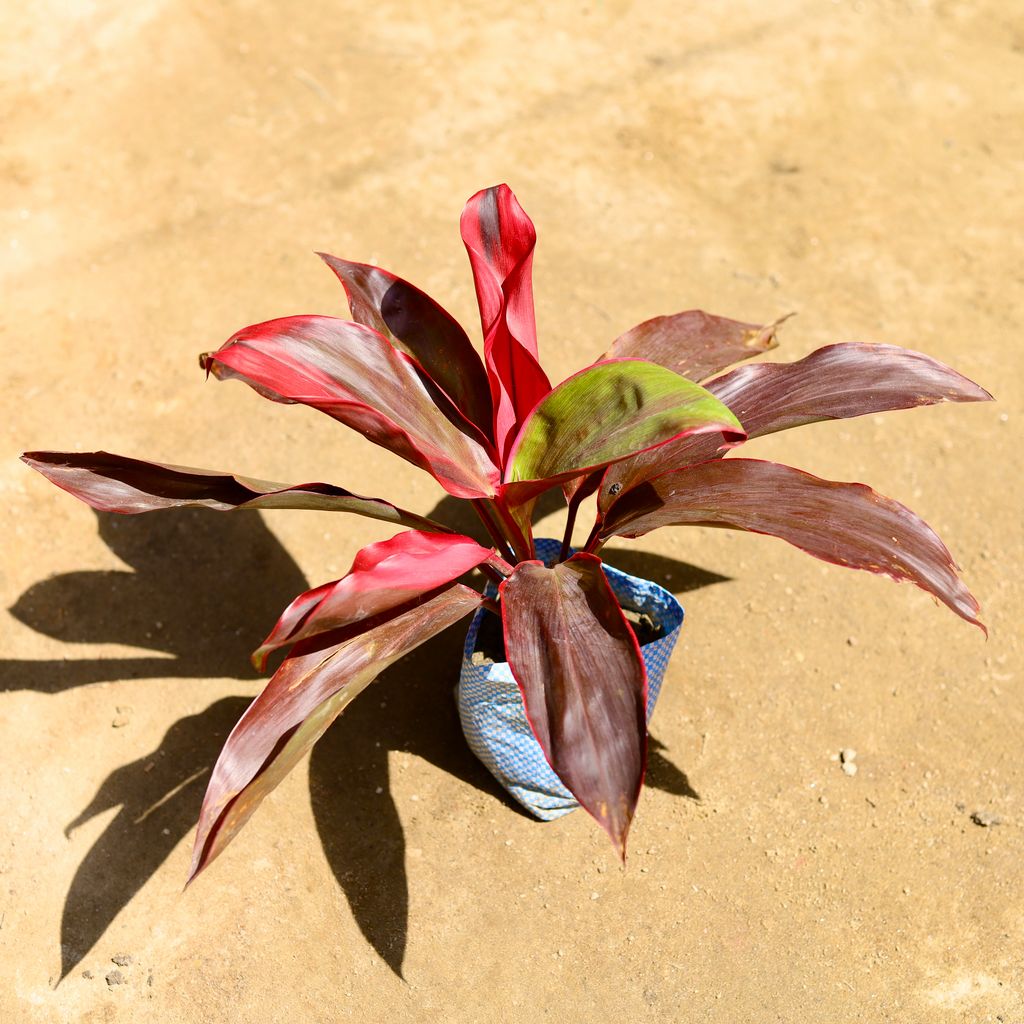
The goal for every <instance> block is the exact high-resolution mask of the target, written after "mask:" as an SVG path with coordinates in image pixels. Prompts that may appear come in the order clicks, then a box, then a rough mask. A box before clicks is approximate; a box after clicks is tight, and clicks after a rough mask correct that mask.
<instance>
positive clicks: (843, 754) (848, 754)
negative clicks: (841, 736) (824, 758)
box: [839, 747, 857, 764]
mask: <svg viewBox="0 0 1024 1024" xmlns="http://www.w3.org/2000/svg"><path fill="white" fill-rule="evenodd" d="M839 760H840V761H842V762H843V764H846V763H847V762H849V761H856V760H857V751H856V750H854V749H853V748H852V747H843V749H842V750H840V751H839Z"/></svg>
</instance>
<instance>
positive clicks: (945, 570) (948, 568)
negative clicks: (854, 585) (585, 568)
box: [600, 458, 985, 630]
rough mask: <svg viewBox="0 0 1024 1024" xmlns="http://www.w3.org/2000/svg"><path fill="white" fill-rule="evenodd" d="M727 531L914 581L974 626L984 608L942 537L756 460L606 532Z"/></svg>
mask: <svg viewBox="0 0 1024 1024" xmlns="http://www.w3.org/2000/svg"><path fill="white" fill-rule="evenodd" d="M683 525H691V526H723V527H728V528H730V529H734V530H748V531H750V532H752V533H763V534H768V535H769V536H772V537H781V538H782V539H783V540H786V541H789V543H790V544H794V545H795V546H796V547H798V548H801V549H802V550H803V551H806V552H807V553H808V554H809V555H814V557H815V558H820V559H822V560H824V561H826V562H832V563H833V564H835V565H845V566H848V567H849V568H851V569H867V570H868V571H870V572H875V573H881V574H884V575H886V576H889V577H891V578H892V579H894V580H909V581H910V582H911V583H916V584H917V586H919V587H921V589H922V590H926V591H928V593H930V594H933V595H934V596H935V597H937V598H938V599H939V600H940V601H942V603H943V604H945V605H946V606H947V607H949V608H951V609H952V610H953V611H954V612H956V614H957V615H959V616H960V617H961V618H963V619H966V620H967V621H968V622H971V623H974V624H975V625H976V626H980V627H981V628H982V629H983V630H984V628H985V627H984V626H983V625H982V624H981V622H980V621H979V620H978V613H979V611H980V608H979V607H978V602H977V601H976V600H975V599H974V596H973V595H972V594H971V592H970V591H969V590H968V589H967V587H965V586H964V584H963V582H962V581H961V579H960V577H959V576H958V575H957V566H956V563H955V562H954V561H953V556H952V555H951V554H950V553H949V551H948V550H947V549H946V546H945V545H944V544H943V543H942V541H941V540H939V538H938V536H937V535H936V534H935V532H934V531H933V530H932V528H931V527H930V526H929V525H928V524H927V523H925V522H924V521H923V520H922V519H920V518H918V516H916V515H915V514H914V513H913V512H911V511H910V509H908V508H906V507H905V506H903V505H901V504H900V503H899V502H896V501H893V500H892V499H891V498H886V497H884V496H883V495H881V494H878V493H876V492H875V491H873V490H872V489H871V488H870V487H866V486H865V485H864V484H849V483H836V482H834V481H832V480H822V479H820V478H819V477H816V476H811V474H810V473H804V472H802V471H800V470H798V469H793V468H791V467H789V466H782V465H779V464H778V463H774V462H759V461H756V460H753V459H736V458H730V459H722V460H718V461H714V462H705V463H702V464H701V465H699V466H692V467H690V468H689V469H683V470H679V471H677V472H673V473H666V474H664V475H663V476H659V477H655V478H654V479H653V480H649V481H647V482H646V483H644V484H641V485H640V486H639V487H636V488H634V489H633V490H631V491H630V492H628V493H627V494H624V495H623V496H622V497H621V498H620V499H619V500H617V501H616V502H615V504H613V505H612V507H611V510H610V511H609V513H608V516H607V518H606V520H605V523H604V527H603V529H602V530H601V534H600V536H601V538H602V540H604V539H607V538H609V537H614V536H619V537H641V536H643V535H644V534H645V533H650V531H651V530H656V529H657V528H658V527H660V526H683Z"/></svg>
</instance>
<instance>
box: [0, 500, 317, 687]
mask: <svg viewBox="0 0 1024 1024" xmlns="http://www.w3.org/2000/svg"><path fill="white" fill-rule="evenodd" d="M96 519H97V525H98V530H99V537H100V539H101V540H102V541H103V542H104V543H105V544H106V545H107V547H108V548H110V550H111V551H112V552H113V553H114V554H115V555H117V556H118V558H120V559H121V560H122V561H123V562H125V563H127V565H129V566H130V567H131V570H132V571H118V570H111V571H92V572H69V573H64V574H62V575H59V576H52V577H50V578H49V579H45V580H41V581H40V582H38V583H36V584H33V586H31V587H29V589H28V590H26V591H25V593H24V594H22V595H21V597H19V598H18V600H17V601H16V602H15V603H14V604H13V605H12V606H11V608H10V612H11V614H12V615H13V616H14V617H15V618H16V619H17V620H18V621H19V622H21V623H23V624H24V625H26V626H28V627H30V628H31V629H34V630H35V631H36V632H37V633H42V634H43V635H45V636H48V637H52V638H53V639H56V640H62V641H65V642H67V643H72V644H73V643H94V644H95V643H119V644H126V645H130V646H133V647H139V648H142V649H144V650H151V651H154V652H157V653H155V654H154V655H151V656H132V657H124V658H61V659H54V660H49V661H47V660H37V661H29V660H6V661H0V691H6V690H35V691H37V692H40V693H60V692H62V691H64V690H67V689H71V688H73V687H76V686H84V685H87V684H89V683H97V682H109V681H114V680H123V679H144V678H157V679H166V678H169V677H186V678H205V677H210V676H217V677H227V678H235V679H256V678H257V675H256V673H255V671H254V670H253V669H252V667H251V665H250V664H249V654H250V652H251V651H252V650H253V649H254V648H255V647H256V646H257V645H258V644H259V643H260V641H261V640H262V639H263V637H264V636H265V635H266V633H267V632H268V630H269V629H270V627H271V626H272V625H273V623H274V622H275V621H276V619H277V616H278V615H279V614H280V613H281V610H282V609H283V608H284V606H285V605H286V604H287V603H288V602H289V601H291V599H292V598H293V597H295V595H296V594H298V593H299V592H301V591H302V590H305V589H306V587H307V583H306V578H305V576H304V575H303V573H302V571H301V570H300V569H299V567H298V566H297V565H296V564H295V562H294V560H293V559H292V557H291V556H290V555H289V554H288V552H287V551H286V550H285V549H284V548H283V547H282V546H281V544H280V542H279V541H278V540H277V538H276V537H275V536H274V535H273V534H272V533H271V532H270V530H269V529H267V527H266V525H265V524H264V522H263V520H262V518H260V516H259V515H258V514H255V513H249V512H244V513H238V514H236V515H228V516H225V515H223V514H221V513H217V512H212V511H209V510H206V509H174V510H166V511H161V512H157V513H154V514H151V515H146V516H125V515H116V514H114V513H110V512H97V513H96Z"/></svg>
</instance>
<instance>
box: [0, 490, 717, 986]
mask: <svg viewBox="0 0 1024 1024" xmlns="http://www.w3.org/2000/svg"><path fill="white" fill-rule="evenodd" d="M559 499H560V495H558V496H557V497H556V499H555V504H557V500H559ZM431 515H432V517H433V518H437V519H439V520H440V521H442V522H445V523H446V525H449V526H450V527H452V528H454V529H458V530H460V531H463V532H466V533H469V534H470V535H474V534H477V535H479V529H478V526H479V524H478V523H477V522H476V520H475V519H472V520H470V519H466V518H464V517H465V516H471V515H472V513H471V512H470V510H468V508H467V507H466V505H465V503H463V502H456V501H454V500H453V499H447V498H446V499H444V500H443V501H442V502H440V503H439V505H438V507H437V508H436V509H435V510H434V512H433V513H432V514H431ZM97 522H98V530H99V536H100V538H101V539H102V540H103V541H104V542H105V543H106V544H107V545H108V547H109V548H110V549H111V551H113V552H114V553H115V554H116V555H117V556H118V557H119V558H121V559H122V560H123V561H124V562H126V563H127V564H128V565H129V566H130V567H131V570H132V571H130V572H128V571H116V570H115V571H110V570H105V571H91V572H70V573H65V574H63V575H59V576H55V577H52V578H49V579H46V580H42V581H40V582H39V583H36V584H35V585H33V586H32V587H30V588H29V589H28V590H27V591H26V592H25V593H24V594H22V595H21V597H20V598H18V600H17V601H16V602H15V604H14V605H13V606H12V608H11V612H12V614H13V615H14V616H15V618H17V619H18V620H19V621H20V622H22V623H23V624H24V625H26V626H29V627H30V628H32V629H35V630H36V631H38V632H40V633H42V634H44V635H46V636H49V637H52V638H54V639H58V640H62V641H64V642H66V643H69V644H74V643H122V644H129V645H132V646H135V647H139V648H142V649H143V650H151V651H153V652H154V654H153V655H152V656H145V655H143V656H138V657H126V658H81V659H75V658H71V659H67V660H65V659H53V660H39V661H31V660H7V661H0V690H31V691H36V692H41V693H50V694H59V693H61V692H64V691H65V690H67V689H70V688H72V687H76V686H83V685H88V684H90V683H94V682H101V681H116V680H123V679H127V678H173V677H179V678H185V677H187V678H208V677H228V678H236V679H244V680H252V679H255V678H256V677H255V673H253V671H252V670H251V668H250V665H249V652H250V651H251V650H252V649H253V648H254V647H255V646H256V645H257V644H258V643H259V641H260V640H261V639H262V638H263V636H264V635H265V634H266V632H267V631H268V629H269V627H270V625H272V624H273V622H274V621H275V620H276V618H277V616H278V614H279V613H280V611H281V609H282V608H283V607H284V606H285V605H286V604H287V603H288V602H289V601H290V600H291V599H292V598H293V597H294V596H295V595H296V594H297V593H299V592H301V591H303V590H305V589H306V588H307V587H308V584H307V581H306V579H305V577H304V575H303V573H302V572H301V570H300V569H299V567H298V566H297V565H296V563H295V562H294V561H293V560H292V558H291V557H290V555H289V554H288V553H287V551H286V550H285V549H284V547H283V546H282V545H281V544H280V542H279V541H278V540H277V539H276V537H274V535H273V534H272V533H271V532H270V531H269V529H267V527H266V526H265V524H264V523H263V520H262V518H261V517H260V516H259V514H257V513H241V514H238V515H228V516H224V515H221V514H219V513H215V512H210V511H206V510H194V509H185V510H168V511H164V512H160V513H158V514H156V515H149V516H137V517H129V516H116V515H112V514H107V513H97ZM480 539H481V540H482V541H484V542H486V537H483V536H482V537H480ZM623 554H624V556H625V557H626V562H625V563H624V562H623V560H622V559H617V560H616V564H619V565H621V566H622V567H624V568H627V566H628V559H629V558H630V557H634V555H635V554H636V553H633V552H624V553H623ZM636 557H640V558H646V559H647V562H646V563H645V564H644V565H643V566H641V565H640V563H635V564H637V567H638V568H642V569H643V570H644V571H645V572H646V573H647V574H648V575H649V577H650V578H655V579H658V577H659V574H660V576H661V577H663V578H664V577H665V576H666V575H668V574H671V575H672V576H673V578H674V579H676V582H677V583H678V582H679V581H684V580H688V581H689V582H688V583H687V584H686V586H685V589H693V588H694V587H696V586H703V585H706V584H707V583H709V582H717V581H718V580H721V579H723V577H718V576H716V575H715V574H711V573H704V572H703V570H699V569H695V567H692V566H690V567H686V566H685V564H684V563H678V562H674V561H673V560H671V559H661V560H657V557H656V556H645V555H637V556H636ZM651 559H655V560H654V561H651ZM634 561H635V560H634ZM627 571H629V569H628V568H627ZM687 571H689V575H687ZM677 574H678V575H677ZM463 632H464V631H463V629H462V628H460V627H459V626H456V627H453V628H452V629H449V630H447V631H445V632H444V633H442V634H440V635H439V636H437V637H435V638H434V639H433V640H431V641H429V642H428V643H426V644H424V645H423V646H422V647H421V648H419V649H417V650H416V651H415V652H414V653H413V654H411V655H409V656H407V657H406V658H405V659H403V660H402V661H401V662H399V663H398V664H396V665H394V666H392V667H391V668H390V669H389V670H388V671H386V672H385V673H383V674H382V675H381V677H380V678H379V679H378V681H377V682H376V684H375V686H374V688H373V689H372V690H371V691H370V692H369V693H368V694H367V695H365V696H364V697H363V699H362V700H359V701H356V702H354V704H353V705H352V707H351V708H349V709H348V710H347V711H346V713H345V715H343V716H342V717H341V718H340V719H339V720H338V722H336V723H335V724H334V726H332V728H331V729H330V730H328V732H327V734H326V735H325V736H324V738H323V739H322V740H321V741H320V742H319V743H318V744H317V746H316V747H314V749H313V752H312V756H311V759H310V766H309V773H310V794H311V801H312V807H313V812H314V817H315V822H316V828H317V831H318V834H319V837H320V841H321V843H322V846H323V849H324V853H325V856H326V858H327V861H328V864H329V866H330V869H331V871H332V873H333V874H334V876H335V878H336V879H337V881H338V884H339V886H340V888H341V889H342V891H343V893H344V894H345V897H346V899H347V900H348V902H349V904H350V907H351V909H352V913H353V916H354V918H355V920H356V922H357V924H358V926H359V928H360V930H361V932H362V934H363V935H364V937H365V938H366V940H367V941H368V942H369V943H370V944H371V946H373V948H374V949H375V950H376V951H377V952H378V954H379V955H380V956H381V958H382V959H383V960H384V961H385V962H386V963H387V964H388V966H389V967H390V968H391V970H392V971H394V973H395V974H396V975H398V976H399V977H401V972H402V964H403V960H404V955H405V949H406V945H407V942H408V934H409V891H408V879H407V874H406V870H405V840H404V831H403V827H402V820H401V816H400V815H399V811H398V808H397V806H396V804H395V802H394V799H393V797H392V796H391V792H390V790H391V787H390V777H389V763H388V762H389V755H390V754H391V752H398V751H401V752H404V753H409V754H412V755H415V756H416V757H419V758H422V759H423V760H426V761H427V762H429V763H431V764H433V765H434V766H435V767H437V768H440V769H441V770H442V771H444V772H446V773H448V774H450V775H453V776H455V777H456V778H459V779H461V780H462V781H464V782H466V783H467V784H468V785H470V786H472V787H474V788H476V789H477V790H480V791H482V792H484V793H486V794H488V795H490V796H493V797H494V798H495V799H497V800H499V801H500V802H502V803H503V804H505V805H506V806H507V807H509V808H511V809H514V810H515V811H516V812H517V813H522V814H525V813H526V812H525V811H523V810H522V809H521V808H520V807H519V805H518V804H517V803H515V802H514V801H513V800H512V799H511V798H510V797H508V795H507V794H506V793H505V792H504V790H502V789H501V787H500V786H499V785H498V783H497V782H496V781H495V780H494V779H493V778H492V776H491V775H490V774H489V773H488V772H487V770H486V769H485V768H484V767H483V766H482V765H481V764H480V763H479V762H478V761H477V760H476V759H475V758H474V757H473V755H472V754H471V753H470V751H469V749H468V747H467V746H466V744H465V741H464V740H463V738H462V734H461V728H460V725H459V722H458V715H457V712H456V709H455V704H454V701H453V699H452V689H453V687H454V684H455V682H456V680H457V677H458V666H459V663H460V658H461V648H462V636H463ZM425 667H428V670H427V671H425V670H424V668H425ZM248 702H249V699H248V698H247V697H229V698H224V699H223V700H220V701H218V702H216V703H215V704H213V705H211V706H210V707H209V708H207V709H206V710H205V711H204V712H201V713H199V714H197V715H190V716H186V717H184V718H182V719H180V720H179V721H178V722H176V723H175V724H174V725H172V726H171V727H170V729H169V730H168V732H167V734H166V736H165V737H164V740H163V742H162V743H161V744H160V746H159V748H158V749H157V750H156V751H154V752H152V753H149V754H147V755H144V756H142V757H140V758H138V759H137V760H136V761H134V762H131V763H130V764H126V765H124V766H122V767H120V768H118V769H116V770H115V771H114V772H112V773H111V774H110V776H109V777H108V778H107V779H106V780H105V781H104V782H103V783H102V784H101V785H100V787H99V789H98V790H97V793H96V795H95V797H94V798H93V799H92V801H90V803H89V805H88V806H87V807H86V808H84V809H83V810H82V812H81V813H80V814H79V815H77V816H76V818H75V820H74V821H73V822H71V823H70V824H69V825H68V827H67V832H68V834H71V833H73V832H74V831H75V830H76V829H78V828H80V827H81V826H82V825H83V824H85V823H86V822H87V821H89V820H90V819H91V818H93V817H94V816H95V815H97V814H100V813H103V812H105V811H107V810H110V809H112V808H114V807H119V808H120V809H119V810H118V812H117V814H116V815H115V816H114V818H113V819H112V820H111V822H110V823H109V825H108V826H107V828H106V829H105V830H104V832H103V833H102V835H101V836H100V837H99V839H97V841H96V842H95V843H94V844H93V846H92V847H91V848H90V850H89V852H88V853H87V854H86V856H85V857H84V859H83V860H82V862H81V864H80V865H79V867H78V869H77V870H76V873H75V876H74V879H73V881H72V883H71V886H70V889H69V892H68V896H67V899H66V901H65V906H64V911H63V915H62V921H61V959H62V964H61V978H63V977H66V976H67V974H68V973H69V972H70V971H71V970H73V969H74V968H75V966H77V964H79V963H80V962H81V960H82V958H83V957H85V956H86V955H87V954H88V952H89V951H90V950H91V949H92V948H93V946H94V945H95V944H96V942H97V941H98V940H99V939H100V938H101V937H102V935H103V934H104V932H105V931H106V929H107V928H108V927H109V925H110V924H111V923H112V922H113V920H114V918H115V917H116V916H117V914H118V913H120V912H121V911H122V910H123V909H124V908H125V907H127V906H128V904H129V903H130V902H131V900H132V899H133V898H134V897H135V895H136V894H137V893H138V892H139V891H140V889H141V888H142V887H143V885H145V883H146V882H147V881H148V879H149V878H150V877H152V875H153V874H154V873H155V872H156V871H157V870H158V868H159V867H160V865H161V864H162V863H163V862H164V861H165V860H166V858H167V857H168V855H169V854H170V852H171V851H172V850H173V848H174V847H175V845H176V844H177V843H178V842H179V841H180V840H181V839H182V838H183V837H184V836H185V835H186V834H187V833H188V832H189V831H190V830H191V829H192V827H193V826H194V825H195V822H196V820H197V818H198V812H199V807H200V804H201V800H202V795H203V790H204V789H205V782H206V779H207V778H208V769H209V768H211V767H212V765H213V763H214V761H215V760H216V756H217V753H218V751H219V749H220V746H221V744H222V743H223V740H224V738H225V737H226V735H227V733H228V732H229V731H230V728H231V727H232V726H233V724H234V722H235V721H236V720H237V718H238V717H239V716H240V715H241V713H242V712H243V710H244V709H245V707H246V706H247V704H248ZM382 703H383V704H386V705H387V707H386V708H382V707H381V706H380V705H381V704H382ZM663 749H664V748H663V747H661V745H660V744H658V743H657V741H656V740H652V744H651V755H650V767H649V774H648V783H649V784H651V785H655V786H658V787H659V788H663V789H666V790H667V791H669V792H672V793H676V794H678V795H681V796H685V797H689V798H697V796H696V794H695V793H694V792H693V790H692V788H691V787H690V786H689V782H688V781H687V779H686V776H685V774H684V773H683V772H681V771H680V770H679V769H677V768H675V767H674V766H673V765H672V764H671V762H670V761H668V760H667V758H665V757H664V756H663V755H662V754H661V753H660V751H661V750H663ZM112 865H114V867H113V868H112ZM214 870H216V869H214Z"/></svg>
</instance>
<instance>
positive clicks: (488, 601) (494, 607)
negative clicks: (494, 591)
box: [480, 597, 501, 619]
mask: <svg viewBox="0 0 1024 1024" xmlns="http://www.w3.org/2000/svg"><path fill="white" fill-rule="evenodd" d="M480 603H481V604H482V605H483V607H484V608H486V609H487V610H488V611H489V612H493V613H494V614H495V615H497V616H498V618H499V619H500V618H501V608H499V607H498V602H497V601H495V600H494V598H493V597H485V598H484V599H483V601H481V602H480Z"/></svg>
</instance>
